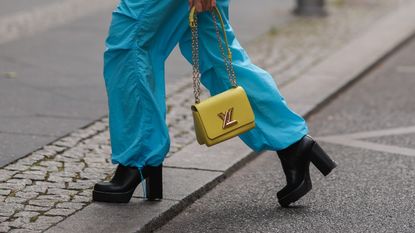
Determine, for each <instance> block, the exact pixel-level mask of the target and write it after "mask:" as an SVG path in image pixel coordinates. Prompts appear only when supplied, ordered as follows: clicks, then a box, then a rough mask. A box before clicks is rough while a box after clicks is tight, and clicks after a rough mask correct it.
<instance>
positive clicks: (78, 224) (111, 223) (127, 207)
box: [46, 198, 177, 233]
mask: <svg viewBox="0 0 415 233" xmlns="http://www.w3.org/2000/svg"><path fill="white" fill-rule="evenodd" d="M175 204H177V201H169V200H163V201H155V202H148V201H144V200H143V199H140V198H133V199H132V200H131V201H130V202H129V203H127V204H111V203H92V204H90V205H89V206H87V207H86V208H85V209H83V210H82V212H78V214H76V215H72V216H71V217H69V218H68V219H67V220H66V221H64V222H61V223H59V224H58V225H56V226H55V227H53V228H51V229H49V230H47V231H46V232H48V233H52V232H56V233H61V232H89V233H94V232H96V233H104V232H125V233H128V232H137V230H138V229H141V228H142V227H143V226H144V225H145V224H147V223H148V222H150V221H151V220H152V219H153V218H154V217H155V216H159V215H160V214H161V213H164V212H166V211H167V210H168V209H169V208H171V207H172V206H173V205H175Z"/></svg>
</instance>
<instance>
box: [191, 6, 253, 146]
mask: <svg viewBox="0 0 415 233" xmlns="http://www.w3.org/2000/svg"><path fill="white" fill-rule="evenodd" d="M211 13H212V17H213V20H214V23H215V28H216V36H217V38H218V44H219V49H220V51H221V54H222V57H223V60H224V63H225V67H226V70H227V73H228V76H229V80H230V82H231V83H232V88H230V89H229V90H226V91H224V92H222V93H219V94H217V95H214V96H211V97H209V98H207V99H206V100H203V101H200V99H199V96H200V70H199V42H198V40H199V37H198V31H197V29H198V27H197V15H196V13H195V8H194V7H193V8H192V9H191V10H190V14H189V23H190V27H191V29H192V60H193V62H192V63H193V64H192V65H193V88H194V95H195V104H193V105H192V106H191V109H192V113H193V121H194V127H195V132H196V139H197V141H198V143H199V144H201V145H203V144H206V145H207V146H212V145H215V144H217V143H219V142H222V141H225V140H227V139H230V138H232V137H235V136H238V135H240V134H242V133H244V132H246V131H248V130H250V129H252V128H254V127H255V116H254V112H253V111H252V108H251V104H250V103H249V100H248V97H247V95H246V93H245V90H244V89H243V88H242V87H241V86H238V84H237V82H236V76H235V71H234V69H233V65H232V53H231V50H230V48H229V43H228V39H227V36H226V32H225V25H224V23H223V19H222V16H221V14H220V12H219V10H218V8H216V7H215V8H214V9H213V11H212V12H211ZM216 17H218V18H219V21H220V24H221V26H222V33H223V36H224V40H225V44H226V50H227V56H226V54H225V49H224V48H223V45H222V42H221V37H220V30H219V27H218V25H217V18H216Z"/></svg>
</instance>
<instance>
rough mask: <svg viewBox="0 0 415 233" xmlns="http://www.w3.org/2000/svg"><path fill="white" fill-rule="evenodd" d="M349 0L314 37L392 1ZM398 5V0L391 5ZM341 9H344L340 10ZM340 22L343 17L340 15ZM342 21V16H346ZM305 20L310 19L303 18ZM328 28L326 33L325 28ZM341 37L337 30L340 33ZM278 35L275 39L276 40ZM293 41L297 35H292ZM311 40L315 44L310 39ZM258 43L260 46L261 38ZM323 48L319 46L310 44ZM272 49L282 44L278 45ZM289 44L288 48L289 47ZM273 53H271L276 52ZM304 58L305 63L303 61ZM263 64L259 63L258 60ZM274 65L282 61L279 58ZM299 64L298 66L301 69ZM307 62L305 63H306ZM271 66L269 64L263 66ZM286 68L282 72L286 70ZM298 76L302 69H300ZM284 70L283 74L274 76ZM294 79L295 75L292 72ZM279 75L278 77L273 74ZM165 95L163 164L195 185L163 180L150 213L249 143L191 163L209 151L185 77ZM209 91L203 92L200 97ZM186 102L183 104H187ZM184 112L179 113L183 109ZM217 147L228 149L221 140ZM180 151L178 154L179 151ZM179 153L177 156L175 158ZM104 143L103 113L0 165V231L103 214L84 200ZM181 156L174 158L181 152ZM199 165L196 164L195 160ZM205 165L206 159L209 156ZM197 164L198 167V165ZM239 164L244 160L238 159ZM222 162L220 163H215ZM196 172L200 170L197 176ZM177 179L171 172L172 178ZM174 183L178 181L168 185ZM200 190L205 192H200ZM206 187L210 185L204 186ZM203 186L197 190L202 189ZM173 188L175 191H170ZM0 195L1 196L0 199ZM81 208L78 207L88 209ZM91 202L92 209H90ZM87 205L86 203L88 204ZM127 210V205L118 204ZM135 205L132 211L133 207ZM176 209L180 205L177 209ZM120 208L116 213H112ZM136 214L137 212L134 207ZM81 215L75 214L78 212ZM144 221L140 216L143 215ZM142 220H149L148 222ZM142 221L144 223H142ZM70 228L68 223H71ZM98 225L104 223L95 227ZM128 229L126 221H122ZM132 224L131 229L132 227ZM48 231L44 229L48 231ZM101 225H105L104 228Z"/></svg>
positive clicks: (301, 39) (103, 160) (102, 167)
mask: <svg viewBox="0 0 415 233" xmlns="http://www.w3.org/2000/svg"><path fill="white" fill-rule="evenodd" d="M353 4H356V5H354V6H355V7H356V12H360V14H355V15H354V17H352V18H350V19H349V20H350V21H347V20H345V18H343V16H344V12H346V11H352V10H351V9H348V7H346V8H344V7H343V9H344V10H345V11H342V10H341V9H342V6H340V7H337V8H336V9H337V10H334V11H333V16H332V17H333V18H336V17H338V18H337V20H339V23H338V24H331V27H328V29H327V30H321V31H319V33H317V34H315V35H314V36H315V38H319V37H320V38H325V37H328V36H330V35H331V33H333V32H334V31H336V32H339V31H341V30H340V29H339V28H343V29H345V31H347V32H348V33H350V31H348V30H346V29H348V28H349V27H350V26H351V25H354V24H355V23H356V21H355V20H356V17H357V16H358V15H359V16H360V17H366V16H367V17H369V18H370V19H371V21H370V20H369V19H367V22H368V23H367V24H366V26H362V27H361V28H360V27H359V28H356V30H355V31H352V33H351V34H347V32H345V34H344V35H350V37H348V38H353V35H357V34H358V32H361V31H364V30H365V29H367V28H368V27H369V26H370V22H372V23H373V22H375V21H376V20H377V19H378V17H380V15H382V14H385V12H389V11H392V10H393V8H391V6H392V5H391V4H390V2H388V1H385V5H382V3H381V2H380V3H379V5H377V6H378V7H379V8H375V9H376V10H377V11H376V12H377V14H373V15H372V14H369V15H367V14H364V13H365V11H366V13H367V11H368V10H369V9H370V10H371V11H370V12H373V7H371V8H369V7H367V8H363V6H365V5H361V4H362V2H357V3H352V4H351V5H346V6H350V7H351V8H353V7H352V6H353ZM393 6H396V4H393ZM342 12H343V13H342ZM340 19H342V20H340ZM346 19H347V18H346ZM326 21H327V19H321V20H317V21H315V22H314V23H315V25H320V24H321V25H325V26H328V25H326V24H324V22H326ZM306 22H308V21H306ZM306 22H305V21H302V20H299V21H296V22H294V23H292V24H291V23H290V24H288V26H287V27H286V28H284V27H281V29H280V31H281V32H279V33H278V34H276V35H275V34H274V33H271V35H270V37H271V38H273V39H269V38H266V39H265V40H267V41H272V42H275V41H279V40H283V38H284V37H286V36H287V37H288V36H290V35H291V34H290V33H292V32H290V31H289V30H287V29H288V28H297V30H299V29H301V28H303V27H300V26H296V25H301V24H304V23H306ZM330 28H331V30H330ZM295 32H296V36H295V37H292V42H293V45H292V47H291V49H292V48H295V47H296V46H298V45H300V44H301V43H306V42H307V38H309V35H310V32H309V31H304V30H303V32H304V34H301V30H299V31H298V32H297V31H295ZM339 34H341V33H339ZM277 38H280V39H277ZM294 38H297V39H298V40H295V39H294ZM316 41H318V40H317V39H316ZM260 44H261V45H264V44H265V43H260ZM314 45H316V46H317V45H318V46H320V48H318V49H321V47H324V46H322V45H321V44H318V43H316V44H314ZM251 46H252V47H250V48H249V50H250V51H252V52H250V53H251V54H253V56H252V57H253V59H254V61H260V59H261V57H259V56H256V54H257V53H256V52H255V51H259V52H258V54H260V51H262V50H260V49H259V48H258V47H256V44H252V45H251ZM276 46H281V45H278V43H276ZM338 47H341V43H339V44H338V45H337V46H333V47H331V50H329V49H328V48H327V50H325V51H326V52H325V53H324V54H326V56H327V55H328V54H330V53H333V52H334V51H336V49H338ZM304 48H306V49H310V50H313V49H315V47H313V46H311V45H310V46H304ZM289 49H290V47H287V50H289ZM275 51H277V50H275ZM315 58H316V60H314V61H313V62H312V63H313V64H315V63H318V62H319V61H320V60H321V59H323V57H318V56H316V57H315ZM309 59H314V56H312V55H310V56H309ZM294 60H297V61H298V62H299V63H298V64H297V65H298V67H300V68H299V70H303V71H302V72H304V71H305V69H303V68H304V63H302V62H304V60H302V59H294ZM308 62H309V61H308ZM308 62H305V63H306V64H308ZM259 64H260V65H261V63H259ZM290 64H291V66H295V63H290ZM277 65H280V63H278V64H277ZM301 67H302V68H301ZM310 67H311V66H310ZM268 68H270V67H268ZM287 70H288V69H287ZM300 73H301V72H300ZM280 75H283V74H280ZM293 77H296V75H295V76H293ZM277 78H278V77H277ZM169 90H171V92H170V93H169V98H168V99H167V102H168V104H169V105H170V109H171V111H170V112H169V114H168V116H167V117H168V121H169V127H170V133H171V138H172V148H171V151H170V154H169V157H170V158H168V159H167V161H166V165H168V166H170V168H168V169H166V170H167V171H168V172H171V173H170V174H177V173H180V172H185V173H186V172H187V174H186V175H185V176H183V173H181V174H182V175H179V176H177V177H184V178H186V177H187V178H189V177H192V178H193V177H198V175H199V178H198V179H196V181H197V182H195V183H194V186H189V185H188V183H186V180H184V181H183V180H180V179H178V180H174V181H171V182H169V183H168V184H169V185H171V186H170V187H167V190H169V188H171V189H170V190H172V191H170V192H166V196H168V198H167V199H166V200H165V201H163V202H161V203H159V204H154V205H150V206H149V205H147V204H146V205H145V206H146V207H148V208H146V211H154V213H155V214H156V215H157V213H160V212H161V213H162V212H163V210H166V209H168V208H170V207H171V206H172V205H175V204H180V203H179V201H180V200H181V198H183V197H184V196H183V195H184V193H182V194H181V195H177V193H176V192H174V189H173V188H174V187H175V186H174V185H175V184H179V185H180V184H181V185H182V186H184V185H183V184H185V185H186V184H187V185H188V186H184V187H188V188H189V190H187V191H186V193H191V192H192V191H194V190H197V191H198V192H197V193H196V194H195V195H193V196H192V197H191V198H190V199H192V200H194V199H197V197H198V196H200V195H202V193H203V191H206V190H208V189H209V186H208V187H205V185H206V184H212V181H215V179H216V181H218V179H219V180H220V179H223V178H225V177H226V175H227V174H229V173H226V169H228V168H233V169H234V170H235V169H237V168H238V165H236V167H235V166H234V164H235V163H237V161H239V160H240V159H242V158H244V157H245V156H246V155H247V154H248V153H249V152H250V151H249V148H246V147H243V145H241V142H239V141H238V142H237V141H234V143H236V144H237V145H238V146H239V148H241V151H240V152H239V153H236V154H237V155H240V157H238V156H235V154H234V153H232V154H231V153H229V154H228V155H227V157H226V163H224V164H213V165H212V167H209V163H206V162H205V163H199V164H197V163H195V157H197V156H198V157H197V158H198V159H203V158H204V159H206V158H207V157H206V155H207V154H214V153H215V152H214V150H207V149H203V148H202V147H199V146H197V145H196V144H195V143H194V135H193V134H192V133H193V132H192V129H191V128H189V127H188V124H184V122H185V120H186V119H187V120H188V119H191V118H190V117H189V116H188V113H190V111H188V107H189V106H190V104H191V100H192V97H191V89H190V86H189V84H188V83H187V82H186V81H184V82H183V83H182V85H178V86H175V87H172V88H169ZM206 94H207V93H205V95H206ZM173 98H174V100H175V101H174V102H175V103H177V104H176V105H173V103H172V99H173ZM186 106H187V107H186ZM183 112H185V114H182V113H183ZM222 146H224V147H226V144H223V145H222ZM221 148H222V147H216V149H217V150H221ZM195 150H197V151H199V152H200V153H198V154H197V155H195V153H194V151H195ZM177 152H180V153H177ZM175 153H177V155H175ZM109 155H110V146H109V140H108V129H107V119H106V118H104V119H102V120H100V121H97V122H96V123H94V124H93V125H91V126H90V127H86V128H85V129H82V130H79V131H77V132H75V133H73V134H71V135H69V136H68V137H65V138H62V139H61V140H58V141H56V142H55V143H53V144H52V145H49V146H47V147H45V148H43V149H42V150H39V151H36V152H34V153H33V154H32V155H29V156H28V157H26V158H24V159H21V160H18V161H17V162H16V163H14V164H10V165H8V166H6V167H4V168H2V169H1V170H0V179H1V183H0V190H2V191H1V193H0V198H1V199H3V200H4V202H2V203H1V204H2V206H1V207H2V208H1V209H0V216H2V217H1V219H0V220H1V221H0V222H2V223H0V227H1V229H2V230H9V229H16V230H17V229H22V228H26V229H32V230H34V231H42V230H45V229H48V228H50V227H51V226H53V225H55V224H56V223H58V222H60V221H62V220H64V219H66V217H67V216H69V215H71V214H73V213H75V215H72V217H71V218H72V219H76V218H77V217H78V216H81V215H82V214H84V215H85V214H87V213H88V211H92V214H95V215H86V216H96V217H100V216H99V215H96V214H97V213H102V210H98V212H96V211H97V209H96V208H95V207H97V205H94V206H92V205H89V204H90V201H91V199H90V198H91V196H90V194H91V188H92V186H93V184H94V183H95V182H96V181H98V180H102V179H108V178H110V176H111V174H112V171H113V169H114V166H113V165H111V164H110V162H109V161H110V160H109V159H110V157H109ZM179 155H180V156H179ZM186 159H187V161H189V163H188V165H185V167H184V168H176V167H175V163H176V164H177V161H180V163H183V161H186ZM210 159H212V160H211V161H219V160H215V157H214V156H212V157H210ZM199 162H200V161H199ZM208 162H209V161H208ZM201 164H202V167H199V166H201ZM242 164H243V162H242ZM221 166H222V167H221ZM197 171H199V172H202V173H205V175H203V174H202V175H201V173H198V172H197ZM171 177H176V176H173V175H172V176H171ZM174 182H176V183H174ZM203 187H205V189H204V190H203ZM210 187H212V185H211V186H210ZM201 188H202V190H200V189H201ZM176 190H177V189H176ZM135 196H136V197H139V196H140V193H139V189H138V190H137V193H136V195H135ZM3 200H2V201H3ZM86 206H87V208H85V209H83V208H84V207H86ZM91 206H92V207H91ZM127 206H130V207H132V208H130V210H131V211H133V212H134V213H137V214H138V213H139V211H140V210H142V208H144V207H143V206H144V205H141V201H140V199H139V198H134V200H133V202H132V203H131V205H127ZM89 207H91V208H89ZM101 207H103V208H110V209H111V211H114V213H115V212H116V213H123V212H124V213H129V211H122V209H120V208H119V207H120V206H112V207H110V206H108V205H102V206H101ZM124 207H125V206H124ZM136 208H137V209H136ZM80 209H83V210H82V211H81V212H77V211H78V210H80ZM179 209H180V208H179ZM117 211H118V212H117ZM136 211H138V212H136ZM78 214H80V215H78ZM170 214H174V212H173V213H172V212H170ZM141 220H142V221H145V220H146V219H141ZM147 220H148V219H147ZM144 223H145V222H144ZM72 226H73V227H74V225H73V224H72ZM76 227H82V225H79V224H78V225H76ZM101 227H104V226H101ZM126 227H128V226H126ZM130 227H135V225H134V226H130ZM53 229H54V230H55V231H58V232H59V229H60V228H59V227H56V228H53ZM53 229H51V230H50V231H51V232H53ZM103 230H105V229H103Z"/></svg>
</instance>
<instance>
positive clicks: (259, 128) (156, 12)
mask: <svg viewBox="0 0 415 233" xmlns="http://www.w3.org/2000/svg"><path fill="white" fill-rule="evenodd" d="M217 5H218V8H219V10H220V11H221V13H222V15H223V16H224V21H225V24H226V33H227V36H228V39H229V43H230V47H231V50H232V53H233V61H234V63H233V64H234V69H235V73H236V77H237V81H238V84H239V85H240V86H242V87H243V88H244V89H245V91H246V93H247V95H248V99H249V100H250V102H251V105H252V108H253V111H254V114H255V123H256V127H255V128H254V129H252V130H250V131H248V132H246V133H244V134H242V135H240V136H239V137H240V138H241V139H242V140H243V142H244V143H246V145H248V146H249V147H250V148H251V149H252V150H254V151H256V152H259V151H262V150H281V149H284V148H286V147H288V146H289V145H291V144H293V143H294V142H296V141H298V140H299V139H301V138H302V137H303V136H304V135H306V134H307V133H308V128H307V124H306V122H305V121H304V119H303V118H302V117H301V116H299V115H297V114H296V113H294V112H293V111H291V110H290V109H289V107H288V106H287V104H286V102H285V100H284V98H283V97H282V96H281V94H280V92H279V90H278V88H277V86H276V84H275V82H274V80H273V79H272V77H271V75H270V74H269V73H267V72H266V71H264V70H262V69H261V68H259V67H257V66H255V65H254V64H252V62H251V61H250V59H249V57H248V55H247V53H246V52H245V50H244V49H243V48H242V47H241V46H240V44H239V42H238V40H237V39H236V38H235V35H234V32H233V30H232V27H231V26H230V24H229V18H228V6H229V1H228V0H218V2H217ZM188 12H189V5H188V0H174V1H170V0H164V1H161V0H140V1H137V0H121V2H120V3H119V5H118V6H117V8H116V9H115V10H114V12H113V15H112V22H111V26H110V30H109V35H108V38H107V40H106V51H105V53H104V79H105V85H106V91H107V96H108V106H109V130H110V139H111V147H112V163H113V164H119V163H120V164H123V165H125V166H135V167H139V168H141V167H143V166H145V165H150V166H157V165H160V164H161V163H162V162H163V160H164V158H165V156H166V154H167V153H168V151H169V148H170V138H169V133H168V128H167V124H166V101H165V83H164V63H165V60H166V58H167V57H168V55H169V54H170V52H171V51H172V50H173V49H174V47H175V46H176V44H177V43H180V50H181V52H182V54H183V55H184V56H185V58H186V59H187V60H188V61H189V62H191V31H190V27H189V25H188ZM199 36H200V42H199V43H200V45H199V47H200V48H199V49H200V60H201V65H200V66H201V67H200V69H201V73H202V76H201V82H202V84H203V85H204V86H205V87H206V88H207V89H208V90H209V92H210V94H211V95H215V94H218V93H220V92H223V91H225V90H227V89H229V88H230V87H231V83H230V81H229V80H228V76H227V73H226V69H225V66H224V64H223V60H222V57H221V55H220V50H219V48H218V42H217V37H216V34H215V25H214V22H213V19H212V17H211V15H210V13H209V12H204V13H200V14H199ZM189 78H190V77H189ZM189 111H191V109H190V106H189ZM192 123H193V122H192Z"/></svg>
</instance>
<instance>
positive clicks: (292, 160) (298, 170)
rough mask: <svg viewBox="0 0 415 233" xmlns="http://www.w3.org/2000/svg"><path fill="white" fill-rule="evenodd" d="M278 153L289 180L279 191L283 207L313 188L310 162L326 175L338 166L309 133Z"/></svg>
mask: <svg viewBox="0 0 415 233" xmlns="http://www.w3.org/2000/svg"><path fill="white" fill-rule="evenodd" d="M277 154H278V157H279V158H280V160H281V165H282V168H283V171H284V174H285V176H286V180H287V185H286V186H285V187H284V188H283V189H282V190H280V191H279V192H278V193H277V197H278V202H279V203H280V205H281V206H282V207H288V206H289V205H290V204H291V203H293V202H296V201H298V200H299V199H300V198H301V197H303V196H304V195H305V194H307V193H308V192H309V191H310V190H311V188H312V184H311V179H310V171H309V167H310V162H311V163H313V164H314V165H315V166H316V167H317V169H319V170H320V172H321V173H323V175H325V176H326V175H328V174H329V173H330V172H331V170H333V169H334V168H335V167H336V166H337V165H336V163H335V162H334V161H333V160H331V159H330V157H329V156H328V155H327V154H326V153H325V152H324V151H323V149H322V148H321V147H320V146H319V145H318V144H317V142H315V141H314V139H312V138H311V137H310V136H308V135H306V136H304V137H303V138H302V139H301V140H299V141H298V142H296V143H294V144H293V145H291V146H289V147H288V148H286V149H284V150H279V151H277Z"/></svg>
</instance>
